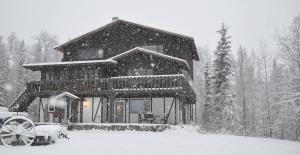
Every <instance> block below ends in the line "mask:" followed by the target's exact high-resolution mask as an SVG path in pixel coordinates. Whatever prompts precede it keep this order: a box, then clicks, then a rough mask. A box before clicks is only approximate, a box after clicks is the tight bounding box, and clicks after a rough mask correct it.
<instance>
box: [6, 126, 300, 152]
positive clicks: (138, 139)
mask: <svg viewBox="0 0 300 155" xmlns="http://www.w3.org/2000/svg"><path fill="white" fill-rule="evenodd" d="M68 135H69V137H70V140H67V139H61V140H59V141H58V142H57V143H56V144H52V145H48V146H30V147H7V146H3V145H0V154H1V155H37V154H42V155H59V154H64V155H69V154H70V155H77V154H78V155H79V154H81V155H83V154H86V155H87V153H89V154H102V155H120V154H122V155H134V154H137V155H154V154H155V155H159V154H172V155H183V154H188V155H200V154H209V155H216V154H222V155H241V154H243V155H299V154H300V142H292V141H285V140H275V139H265V138H252V137H238V136H227V135H211V134H199V133H197V132H196V131H194V130H193V129H185V130H182V129H176V130H168V131H165V132H160V133H155V132H134V131H122V132H121V131H119V132H118V131H95V130H93V131H71V132H68Z"/></svg>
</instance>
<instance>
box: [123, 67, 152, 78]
mask: <svg viewBox="0 0 300 155" xmlns="http://www.w3.org/2000/svg"><path fill="white" fill-rule="evenodd" d="M127 74H128V75H129V76H142V75H153V70H152V69H134V70H128V73H127Z"/></svg>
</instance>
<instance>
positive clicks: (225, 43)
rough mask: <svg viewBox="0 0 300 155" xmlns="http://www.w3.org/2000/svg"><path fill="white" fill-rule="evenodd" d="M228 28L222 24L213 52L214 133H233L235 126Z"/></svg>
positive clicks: (235, 109)
mask: <svg viewBox="0 0 300 155" xmlns="http://www.w3.org/2000/svg"><path fill="white" fill-rule="evenodd" d="M227 31H228V28H227V27H226V26H225V25H224V24H222V26H221V29H220V30H219V31H217V33H219V34H220V36H221V37H220V40H219V41H218V45H217V49H216V50H215V51H214V54H215V60H214V62H213V67H214V68H213V85H212V87H213V89H214V104H213V120H212V126H213V128H214V130H215V131H220V130H224V131H225V132H231V133H233V132H234V128H235V126H236V125H237V120H238V115H237V110H238V107H237V105H236V104H235V102H234V98H235V92H234V91H233V89H232V88H231V83H230V76H231V75H233V69H232V58H231V54H230V52H231V45H230V43H231V41H230V36H228V34H227Z"/></svg>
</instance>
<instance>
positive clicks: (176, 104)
mask: <svg viewBox="0 0 300 155" xmlns="http://www.w3.org/2000/svg"><path fill="white" fill-rule="evenodd" d="M174 99H175V112H174V113H175V125H177V96H175V97H174Z"/></svg>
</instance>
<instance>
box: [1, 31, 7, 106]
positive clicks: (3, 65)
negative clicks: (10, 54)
mask: <svg viewBox="0 0 300 155" xmlns="http://www.w3.org/2000/svg"><path fill="white" fill-rule="evenodd" d="M6 61H7V53H6V49H5V43H4V42H3V38H2V36H0V62H1V63H0V75H1V76H0V104H2V105H4V100H5V95H6V90H5V84H6V83H7V82H6V80H7V78H6V75H7V74H6V72H5V71H6V69H5V68H6Z"/></svg>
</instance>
